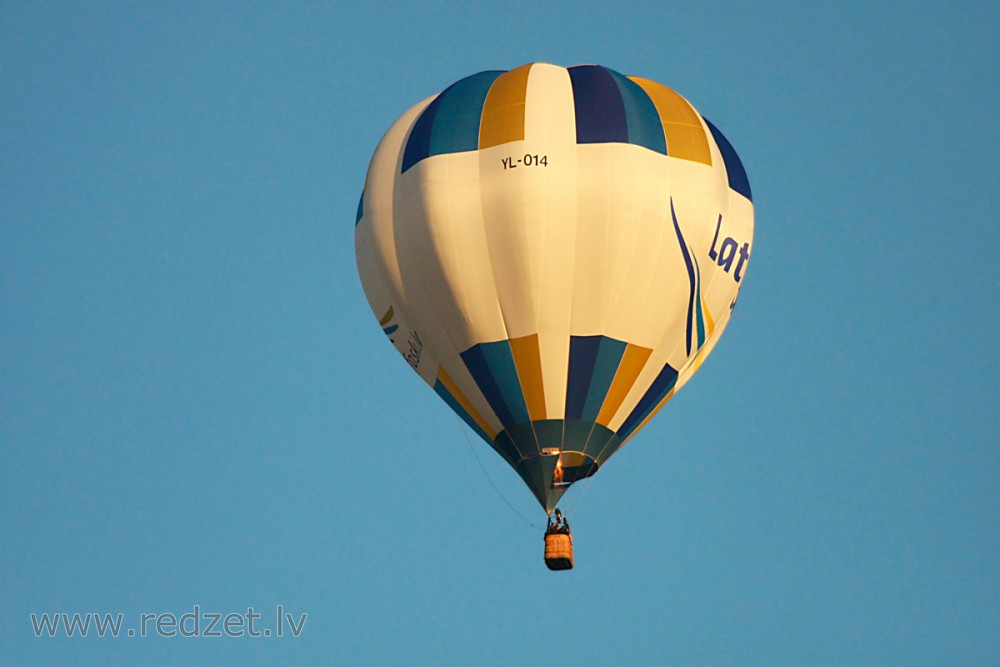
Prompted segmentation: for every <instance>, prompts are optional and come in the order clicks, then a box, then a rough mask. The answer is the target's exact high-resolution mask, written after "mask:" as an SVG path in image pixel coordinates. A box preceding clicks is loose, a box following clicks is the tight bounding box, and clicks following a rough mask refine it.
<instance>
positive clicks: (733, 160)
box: [702, 116, 753, 201]
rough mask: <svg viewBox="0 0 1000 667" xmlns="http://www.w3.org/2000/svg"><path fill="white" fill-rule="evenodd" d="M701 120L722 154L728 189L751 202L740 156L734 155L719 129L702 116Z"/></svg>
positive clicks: (747, 180) (748, 182)
mask: <svg viewBox="0 0 1000 667" xmlns="http://www.w3.org/2000/svg"><path fill="white" fill-rule="evenodd" d="M702 118H704V119H705V124H706V125H708V129H709V130H711V131H712V137H714V138H715V143H717V144H718V145H719V151H720V152H721V153H722V161H723V162H724V163H725V165H726V175H727V176H729V187H731V188H732V189H733V190H736V191H737V192H739V193H740V194H741V195H743V196H744V197H746V198H747V199H749V200H750V201H753V196H751V194H750V180H749V179H748V178H747V172H746V169H744V168H743V163H742V162H741V161H740V156H739V155H737V154H736V149H735V148H733V145H732V144H731V143H729V140H728V139H726V137H725V136H724V135H723V134H722V132H720V131H719V128H717V127H716V126H714V125H712V123H711V121H709V120H708V119H707V118H705V117H704V116H702Z"/></svg>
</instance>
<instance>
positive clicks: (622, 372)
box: [597, 343, 653, 426]
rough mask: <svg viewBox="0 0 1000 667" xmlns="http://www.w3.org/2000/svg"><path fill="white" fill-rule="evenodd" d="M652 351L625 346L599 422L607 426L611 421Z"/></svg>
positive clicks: (598, 417) (634, 346)
mask: <svg viewBox="0 0 1000 667" xmlns="http://www.w3.org/2000/svg"><path fill="white" fill-rule="evenodd" d="M652 353H653V350H651V349H649V348H646V347H639V346H638V345H632V344H631V343H629V344H628V346H627V347H626V348H625V354H623V355H622V360H621V362H619V364H618V370H617V371H616V372H615V379H614V380H612V381H611V386H610V387H609V388H608V395H607V396H605V397H604V404H603V405H602V406H601V411H600V412H599V413H598V414H597V423H598V424H600V425H601V426H607V425H608V424H610V423H611V420H612V419H614V416H615V413H616V412H618V408H620V407H621V406H622V401H624V400H625V396H626V395H628V392H629V389H631V388H632V385H634V384H635V380H636V378H637V377H639V373H640V371H642V367H643V366H645V365H646V360H648V359H649V355H651V354H652Z"/></svg>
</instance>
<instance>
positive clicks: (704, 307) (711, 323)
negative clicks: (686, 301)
mask: <svg viewBox="0 0 1000 667" xmlns="http://www.w3.org/2000/svg"><path fill="white" fill-rule="evenodd" d="M701 312H702V314H703V315H704V316H705V324H706V327H707V329H708V333H706V334H705V340H708V337H709V336H711V335H712V332H713V331H715V320H713V319H712V313H710V312H708V304H707V303H705V295H704V294H703V295H701Z"/></svg>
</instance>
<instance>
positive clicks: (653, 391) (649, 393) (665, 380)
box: [618, 364, 677, 440]
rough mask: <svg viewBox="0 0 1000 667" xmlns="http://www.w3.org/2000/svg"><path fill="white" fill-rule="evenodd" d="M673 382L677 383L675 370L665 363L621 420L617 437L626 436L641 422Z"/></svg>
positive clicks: (662, 397)
mask: <svg viewBox="0 0 1000 667" xmlns="http://www.w3.org/2000/svg"><path fill="white" fill-rule="evenodd" d="M675 384H677V371H675V370H674V369H673V368H672V367H671V366H670V364H667V365H666V366H664V367H663V370H661V371H660V374H659V375H657V376H656V379H655V380H653V384H652V385H650V387H649V389H647V390H646V393H645V394H644V395H643V397H642V398H641V399H639V403H638V404H637V405H636V406H635V409H634V410H632V414H630V415H629V416H628V418H627V419H625V421H623V422H622V425H621V427H620V428H619V429H618V437H619V438H620V439H622V440H624V439H625V438H627V437H628V436H629V435H630V434H631V433H632V431H634V430H635V428H636V427H637V426H639V424H641V423H642V420H643V419H645V418H646V417H648V416H649V413H650V412H652V411H653V408H655V407H656V406H657V405H659V404H660V401H662V400H663V399H664V398H665V397H666V395H667V393H668V392H669V391H670V390H671V389H673V388H674V385H675Z"/></svg>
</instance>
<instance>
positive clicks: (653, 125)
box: [608, 70, 667, 155]
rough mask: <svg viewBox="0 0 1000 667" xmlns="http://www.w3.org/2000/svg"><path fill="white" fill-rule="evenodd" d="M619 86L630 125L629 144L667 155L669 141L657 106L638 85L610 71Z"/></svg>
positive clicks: (626, 119) (626, 117) (626, 118)
mask: <svg viewBox="0 0 1000 667" xmlns="http://www.w3.org/2000/svg"><path fill="white" fill-rule="evenodd" d="M608 72H610V73H611V77H612V78H613V79H614V80H615V83H617V84H618V89H619V90H620V91H621V94H622V102H623V103H624V104H625V122H626V124H627V125H628V142H629V143H630V144H636V145H637V146H643V147H644V148H648V149H649V150H651V151H656V152H657V153H659V154H661V155H666V154H667V139H666V137H665V136H664V135H663V122H662V121H661V120H660V114H659V113H657V111H656V105H654V104H653V100H651V99H649V95H647V94H646V91H645V90H643V89H642V88H641V87H640V86H639V85H638V84H637V83H635V82H634V81H632V80H631V79H628V78H626V77H624V76H622V75H621V74H619V73H618V72H615V71H613V70H608Z"/></svg>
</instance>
